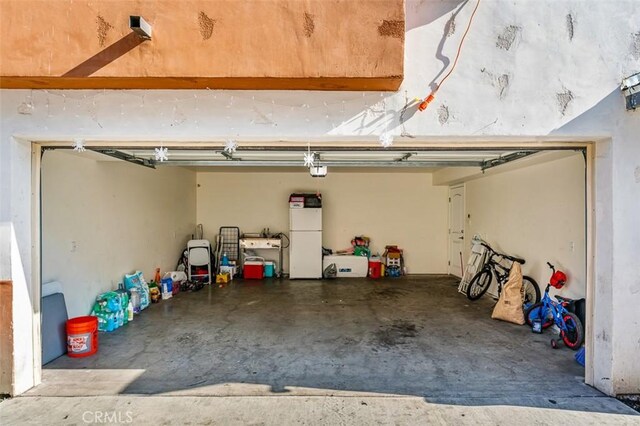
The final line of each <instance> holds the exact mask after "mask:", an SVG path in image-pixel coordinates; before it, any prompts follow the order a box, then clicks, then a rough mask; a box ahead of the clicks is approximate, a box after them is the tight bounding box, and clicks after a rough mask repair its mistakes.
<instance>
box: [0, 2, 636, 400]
mask: <svg viewBox="0 0 640 426" xmlns="http://www.w3.org/2000/svg"><path fill="white" fill-rule="evenodd" d="M460 4H461V1H459V0H455V1H436V0H433V1H418V0H415V1H414V0H409V1H407V6H406V8H407V35H406V53H405V55H406V59H405V80H404V83H403V85H402V88H401V90H400V91H398V92H397V93H349V92H343V93H335V92H319V93H315V92H314V93H310V92H303V91H299V92H273V91H260V92H229V91H225V92H218V91H207V90H205V91H153V92H144V91H67V92H61V91H49V92H46V91H29V90H21V91H7V90H4V91H2V92H1V93H0V95H1V97H2V99H1V101H0V102H1V103H0V106H1V108H2V115H1V120H2V123H1V124H2V128H1V133H0V177H1V180H0V201H1V202H0V222H11V223H13V226H14V228H15V235H16V240H17V244H18V248H19V256H20V257H21V262H22V265H23V268H24V269H23V274H24V276H25V280H26V281H27V282H30V279H31V227H30V223H29V221H30V212H31V206H30V176H31V175H30V156H29V152H30V151H29V146H28V144H26V143H24V142H21V141H20V139H19V138H22V139H25V140H34V139H39V140H51V139H67V140H71V138H73V137H84V138H87V140H91V139H100V140H130V141H136V140H145V141H149V140H170V141H171V140H173V141H189V140H197V139H209V140H210V139H212V138H219V139H220V140H222V139H223V138H224V137H227V136H234V137H237V138H238V139H239V140H242V139H243V138H248V137H261V138H265V139H267V140H269V139H270V140H274V139H275V140H278V139H285V138H297V139H298V140H307V139H308V140H315V139H322V138H325V137H328V136H332V137H343V138H344V140H345V141H348V140H353V139H354V138H355V137H356V136H359V137H370V138H372V139H373V140H375V139H376V138H377V135H378V134H379V133H380V132H382V131H383V130H385V129H388V130H389V131H390V132H392V133H393V134H395V135H397V136H396V140H399V139H400V138H399V135H400V134H404V135H407V136H406V137H408V140H410V141H412V142H414V143H418V142H421V141H424V142H428V141H433V140H443V139H445V140H448V141H460V142H462V141H467V142H468V141H472V140H478V139H474V138H480V139H482V140H484V141H492V140H493V141H498V140H505V139H507V140H508V139H509V138H512V137H525V138H528V139H529V140H532V141H534V140H549V139H553V138H555V137H570V138H573V137H575V138H578V137H593V138H595V137H599V138H602V140H608V141H609V142H606V141H605V142H599V144H598V146H597V152H596V157H597V158H596V170H595V173H596V189H595V195H596V211H595V215H596V236H595V238H596V241H595V242H596V250H595V256H596V261H595V275H596V294H597V298H596V301H595V303H596V304H595V307H594V327H595V328H594V336H595V339H596V341H595V349H596V350H595V353H594V354H593V363H594V380H593V383H594V384H595V385H596V386H597V387H598V388H600V389H602V390H604V391H605V392H608V393H627V392H639V391H640V370H639V369H638V368H636V367H637V366H636V365H634V363H637V361H636V360H637V354H638V351H640V326H639V322H640V314H639V313H638V312H639V311H638V308H637V307H638V306H640V263H639V262H638V253H640V227H638V226H637V217H638V214H637V212H638V211H639V210H640V143H639V142H638V135H640V112H635V113H634V112H626V111H625V110H624V101H623V98H622V96H621V94H620V92H619V89H618V85H619V83H620V81H621V79H622V78H623V77H625V76H627V75H630V74H632V73H634V72H637V71H640V48H639V44H640V35H638V33H639V32H640V28H639V27H638V23H639V22H640V2H638V1H634V0H626V1H625V0H621V1H584V0H580V1H557V0H520V1H517V2H513V1H506V0H493V1H485V2H482V4H481V5H480V8H479V10H478V14H477V17H476V20H475V23H474V26H473V27H472V29H471V31H470V33H469V36H468V38H467V42H466V44H465V46H464V49H463V52H462V56H461V58H460V61H459V63H458V67H457V69H456V71H455V72H454V74H453V75H452V76H451V78H450V79H449V80H448V81H447V82H446V84H445V85H444V86H443V87H442V89H441V90H440V91H439V93H438V94H437V97H436V100H435V101H434V102H433V104H432V105H431V106H430V107H429V109H428V110H427V111H425V112H417V113H415V114H413V112H414V110H413V109H409V110H407V111H406V112H405V113H404V114H403V118H404V120H403V121H404V123H400V115H401V112H402V109H403V107H404V106H405V102H406V100H407V99H409V100H410V99H412V98H414V97H417V96H418V97H424V96H426V95H427V94H428V92H429V90H428V86H429V83H430V82H431V81H432V80H433V79H434V77H435V76H437V75H439V73H440V72H441V70H442V67H443V63H444V64H447V63H450V62H453V58H454V54H455V50H456V49H457V41H458V39H459V37H460V36H461V34H462V30H463V28H464V26H465V25H466V20H467V18H468V16H469V14H470V12H471V7H472V6H473V5H474V4H473V2H470V3H467V4H466V5H465V7H464V10H462V11H461V12H460V13H459V14H458V15H457V18H456V21H457V23H456V31H455V33H454V34H453V35H452V36H450V37H446V36H445V31H444V29H445V24H446V22H447V20H448V19H449V17H450V16H451V13H452V10H453V9H454V8H455V7H456V6H458V5H460ZM569 15H570V16H571V18H569ZM569 22H571V25H569ZM570 26H571V28H570ZM511 36H513V38H511ZM23 104H24V105H23ZM21 105H22V107H21ZM29 105H32V106H33V108H30V107H29ZM19 111H22V112H27V114H23V113H19ZM409 135H410V136H415V137H416V138H415V139H411V138H410V137H409ZM13 136H15V137H16V138H13ZM20 309H21V310H22V311H21V312H22V315H25V316H26V315H28V314H29V315H30V307H29V306H21V307H20ZM16 350H17V351H18V353H17V356H18V357H19V358H20V357H28V354H27V353H26V352H25V353H22V349H20V348H17V349H16ZM590 355H591V354H590ZM27 365H28V363H27ZM16 374H18V375H19V376H21V377H23V376H24V380H26V381H28V380H29V375H30V373H29V372H26V371H22V370H21V371H17V372H16Z"/></svg>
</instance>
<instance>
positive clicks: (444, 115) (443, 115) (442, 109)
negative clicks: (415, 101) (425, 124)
mask: <svg viewBox="0 0 640 426" xmlns="http://www.w3.org/2000/svg"><path fill="white" fill-rule="evenodd" d="M438 122H439V123H440V125H441V126H444V125H445V124H447V123H448V122H449V107H448V106H446V105H445V104H442V105H440V106H439V107H438Z"/></svg>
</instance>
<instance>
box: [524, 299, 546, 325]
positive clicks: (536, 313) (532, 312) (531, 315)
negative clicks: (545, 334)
mask: <svg viewBox="0 0 640 426" xmlns="http://www.w3.org/2000/svg"><path fill="white" fill-rule="evenodd" d="M542 309H544V304H543V303H541V302H539V303H536V304H534V305H531V306H529V307H528V308H527V310H526V311H524V320H525V321H526V322H527V325H528V326H529V327H531V326H533V320H534V319H537V318H540V317H543V318H542V328H543V329H545V328H549V327H551V325H552V324H553V314H552V313H551V312H550V311H549V310H548V309H547V310H546V312H541V310H542Z"/></svg>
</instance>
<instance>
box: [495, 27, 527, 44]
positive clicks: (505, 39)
mask: <svg viewBox="0 0 640 426" xmlns="http://www.w3.org/2000/svg"><path fill="white" fill-rule="evenodd" d="M520 32H522V28H521V27H519V26H517V25H509V26H508V27H505V29H504V30H503V31H502V34H499V35H498V40H497V41H496V47H498V48H500V49H504V50H509V49H511V47H512V46H513V45H514V43H515V42H516V39H517V38H518V35H519V34H520Z"/></svg>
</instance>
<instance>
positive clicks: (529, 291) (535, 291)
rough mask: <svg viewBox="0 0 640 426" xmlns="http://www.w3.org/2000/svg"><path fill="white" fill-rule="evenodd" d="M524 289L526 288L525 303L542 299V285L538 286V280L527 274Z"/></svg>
mask: <svg viewBox="0 0 640 426" xmlns="http://www.w3.org/2000/svg"><path fill="white" fill-rule="evenodd" d="M522 289H523V290H524V302H523V303H524V304H527V303H538V302H539V301H540V287H538V283H537V282H536V280H534V279H533V278H531V277H529V276H526V275H525V276H523V277H522Z"/></svg>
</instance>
